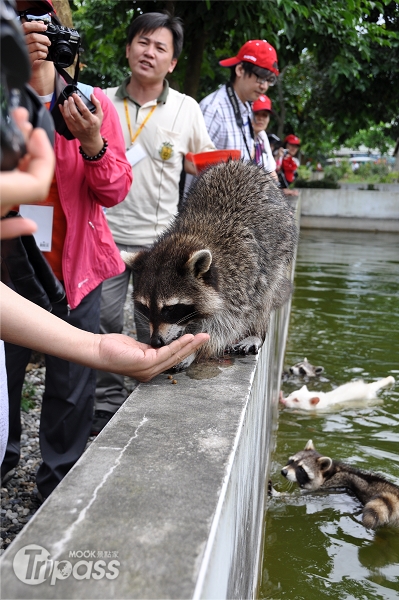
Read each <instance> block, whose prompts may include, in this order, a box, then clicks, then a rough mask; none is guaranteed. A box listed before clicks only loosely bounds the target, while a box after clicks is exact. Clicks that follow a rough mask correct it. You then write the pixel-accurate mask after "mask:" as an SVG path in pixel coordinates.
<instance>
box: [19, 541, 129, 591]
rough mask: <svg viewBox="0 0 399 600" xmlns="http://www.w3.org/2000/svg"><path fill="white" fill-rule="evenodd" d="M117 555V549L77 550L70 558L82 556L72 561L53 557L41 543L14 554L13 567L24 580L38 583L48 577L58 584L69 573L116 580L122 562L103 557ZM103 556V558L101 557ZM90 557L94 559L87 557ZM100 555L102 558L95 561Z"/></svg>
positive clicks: (77, 576)
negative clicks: (107, 550) (53, 558)
mask: <svg viewBox="0 0 399 600" xmlns="http://www.w3.org/2000/svg"><path fill="white" fill-rule="evenodd" d="M109 556H114V557H115V556H118V553H117V552H104V551H95V550H77V551H75V550H74V551H71V552H70V553H69V557H70V558H79V559H84V560H78V561H77V562H75V563H74V564H72V563H71V562H70V561H69V560H52V559H51V557H50V552H49V551H48V550H46V548H43V546H38V545H37V544H29V545H28V546H24V547H23V548H21V549H20V550H18V552H17V553H16V555H15V556H14V561H13V569H14V573H15V575H16V576H17V577H18V579H19V580H20V581H22V582H23V583H27V584H28V585H38V584H40V583H44V582H45V581H46V580H49V582H50V585H55V582H56V581H57V580H62V579H67V578H68V577H69V576H70V575H72V577H73V578H74V579H77V580H81V579H102V578H103V577H106V578H107V579H115V578H116V577H118V575H119V569H118V567H120V562H119V561H118V560H110V561H105V560H104V559H103V557H107V558H108V557H109ZM100 557H101V558H100ZM87 558H89V559H91V560H86V559H87ZM96 558H99V559H100V560H95V559H96Z"/></svg>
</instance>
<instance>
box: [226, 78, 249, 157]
mask: <svg viewBox="0 0 399 600" xmlns="http://www.w3.org/2000/svg"><path fill="white" fill-rule="evenodd" d="M226 91H227V95H228V97H229V100H230V103H231V106H232V107H233V111H234V117H235V120H236V123H237V127H238V128H239V129H241V133H242V137H243V139H244V144H245V147H246V149H247V152H248V156H249V159H250V160H252V159H251V153H250V151H249V148H248V142H247V138H246V135H245V131H244V122H243V120H242V114H241V111H240V107H239V106H238V100H237V96H236V94H235V91H234V88H233V86H232V84H231V82H230V81H228V82H227V83H226ZM248 125H249V132H250V134H251V138H252V139H254V130H253V128H252V123H251V120H250V119H248Z"/></svg>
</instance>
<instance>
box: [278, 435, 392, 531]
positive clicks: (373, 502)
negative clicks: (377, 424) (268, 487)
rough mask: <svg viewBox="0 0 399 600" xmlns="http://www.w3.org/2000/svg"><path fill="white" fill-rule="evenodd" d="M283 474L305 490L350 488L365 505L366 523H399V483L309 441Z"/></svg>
mask: <svg viewBox="0 0 399 600" xmlns="http://www.w3.org/2000/svg"><path fill="white" fill-rule="evenodd" d="M281 474H282V475H283V476H284V477H286V478H287V479H288V480H289V481H296V482H297V483H298V485H299V487H301V488H302V489H305V490H310V491H315V490H319V489H326V488H329V489H330V488H346V489H348V490H350V491H351V492H352V493H353V494H354V495H355V496H356V498H358V500H360V502H361V503H362V504H363V505H364V508H363V525H364V526H365V527H367V528H370V529H376V528H377V527H381V526H382V525H393V526H399V486H397V485H395V484H393V483H391V482H389V481H387V480H386V479H385V478H384V477H383V476H382V475H379V474H375V473H368V472H366V471H361V470H360V469H356V468H354V467H351V466H350V465H346V464H345V463H341V462H337V461H335V460H332V459H331V458H330V457H328V456H322V455H321V454H319V453H318V452H317V451H316V449H315V447H314V446H313V442H312V440H309V441H308V443H307V444H306V446H305V449H304V450H302V451H300V452H297V453H296V454H295V455H294V456H291V457H290V458H289V460H288V463H287V465H286V466H285V467H284V468H283V469H282V471H281Z"/></svg>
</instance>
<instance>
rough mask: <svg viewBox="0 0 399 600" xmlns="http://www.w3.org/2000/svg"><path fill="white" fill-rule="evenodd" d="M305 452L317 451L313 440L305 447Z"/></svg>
mask: <svg viewBox="0 0 399 600" xmlns="http://www.w3.org/2000/svg"><path fill="white" fill-rule="evenodd" d="M305 450H315V447H314V446H313V442H312V440H309V441H308V443H307V444H306V446H305Z"/></svg>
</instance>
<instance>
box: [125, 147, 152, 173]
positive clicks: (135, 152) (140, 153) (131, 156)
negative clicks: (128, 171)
mask: <svg viewBox="0 0 399 600" xmlns="http://www.w3.org/2000/svg"><path fill="white" fill-rule="evenodd" d="M146 156H147V152H146V151H145V150H144V148H143V146H142V145H141V144H140V142H136V143H135V144H134V146H131V147H130V148H129V150H127V151H126V158H127V160H128V161H129V163H130V165H131V166H132V167H134V165H136V164H137V163H138V162H140V160H142V159H143V158H145V157H146Z"/></svg>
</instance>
